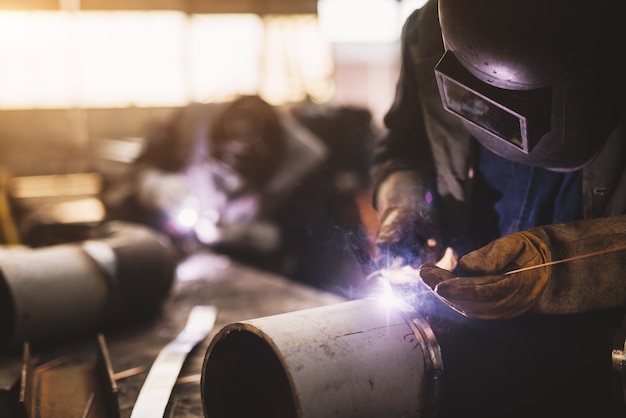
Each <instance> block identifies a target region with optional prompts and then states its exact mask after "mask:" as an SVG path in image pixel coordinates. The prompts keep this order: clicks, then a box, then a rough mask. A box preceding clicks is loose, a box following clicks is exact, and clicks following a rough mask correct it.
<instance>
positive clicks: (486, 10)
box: [435, 0, 626, 171]
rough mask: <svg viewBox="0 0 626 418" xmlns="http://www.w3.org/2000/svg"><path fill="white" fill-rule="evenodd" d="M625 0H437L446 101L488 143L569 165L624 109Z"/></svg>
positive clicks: (579, 161)
mask: <svg viewBox="0 0 626 418" xmlns="http://www.w3.org/2000/svg"><path fill="white" fill-rule="evenodd" d="M621 3H622V2H621V1H619V0H600V1H597V2H583V1H578V0H523V1H522V0H472V1H469V0H439V21H440V25H441V31H442V36H443V41H444V47H445V53H444V55H443V57H442V58H441V60H440V61H439V63H438V64H437V66H436V68H435V75H436V78H437V83H438V86H439V92H440V95H441V98H442V101H443V105H444V107H445V108H446V109H447V110H448V111H450V112H452V113H454V114H456V115H457V116H459V117H461V118H462V119H463V121H464V123H465V125H466V126H467V128H468V129H469V131H470V132H471V134H472V135H473V136H474V137H475V138H476V139H477V140H478V141H479V142H480V143H481V144H482V145H483V146H484V147H486V148H487V149H489V150H491V151H493V152H494V153H496V154H498V155H500V156H502V157H504V158H507V159H509V160H512V161H515V162H521V163H525V164H529V165H534V166H539V167H544V168H548V169H552V170H556V171H569V170H574V169H577V168H580V167H582V166H584V165H586V164H587V163H588V162H589V161H590V160H591V159H592V158H593V157H594V156H595V155H596V154H597V153H598V152H599V150H600V149H601V147H602V146H603V144H604V143H605V141H606V138H607V137H608V135H609V134H610V132H611V131H612V130H613V129H614V127H615V126H616V125H617V123H618V121H619V120H620V118H621V117H622V116H623V114H624V99H625V97H624V73H623V71H624V64H622V61H623V58H621V57H620V56H619V54H620V52H621V51H623V50H624V46H625V37H624V29H623V28H624V27H626V25H625V24H624V23H623V22H618V21H617V20H618V19H619V18H621V17H622V16H623V10H622V9H623V8H624V7H623V6H622V5H621Z"/></svg>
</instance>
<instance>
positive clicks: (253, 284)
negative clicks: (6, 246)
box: [0, 253, 345, 418]
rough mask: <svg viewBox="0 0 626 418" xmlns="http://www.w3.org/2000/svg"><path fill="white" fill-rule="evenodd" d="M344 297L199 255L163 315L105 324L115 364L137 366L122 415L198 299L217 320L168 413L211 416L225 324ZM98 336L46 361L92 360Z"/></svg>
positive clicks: (124, 382)
mask: <svg viewBox="0 0 626 418" xmlns="http://www.w3.org/2000/svg"><path fill="white" fill-rule="evenodd" d="M344 300H345V299H343V298H342V297H340V296H339V295H336V294H332V293H328V292H324V291H321V290H318V289H315V288H312V287H309V286H306V285H302V284H300V283H297V282H294V281H292V280H288V279H286V278H283V277H280V276H276V275H273V274H270V273H267V272H263V271H259V270H255V269H253V268H249V267H246V266H242V265H240V264H237V263H235V262H233V261H231V260H230V259H228V258H226V257H223V256H218V255H215V254H211V253H199V254H196V255H193V256H191V257H190V258H188V259H187V260H185V261H184V262H183V263H181V264H180V265H179V268H178V272H177V275H176V278H175V281H174V283H173V285H172V288H171V290H170V294H169V296H168V298H167V299H166V301H165V303H164V305H163V309H162V311H161V312H160V314H159V316H158V317H154V318H151V319H150V320H148V321H144V322H143V323H139V324H137V323H134V324H133V323H131V321H129V324H128V325H125V326H124V327H120V328H113V329H110V330H105V331H104V332H103V335H104V337H105V339H106V345H107V347H108V352H109V357H110V361H111V366H112V369H113V372H114V373H115V374H120V373H123V372H131V373H129V375H128V376H126V377H122V378H118V379H116V382H117V388H118V400H119V407H120V412H121V417H122V418H128V417H130V415H131V412H132V409H133V406H134V403H135V401H136V399H137V396H138V394H139V390H140V389H141V387H142V385H143V383H144V381H145V379H146V376H147V373H148V371H149V369H150V366H151V365H152V363H153V362H154V360H155V359H156V357H157V355H158V354H159V352H160V350H161V349H162V348H163V347H164V346H165V345H167V344H168V343H169V342H170V341H172V340H173V339H174V338H176V336H177V335H178V333H180V331H181V330H182V329H183V328H184V326H185V324H186V321H187V318H188V315H189V313H190V311H191V309H192V308H193V307H194V306H195V305H213V306H215V307H216V308H217V310H218V313H217V320H216V323H215V327H214V328H213V330H212V331H211V333H210V334H209V336H208V337H207V338H206V339H204V340H203V341H202V342H201V343H199V344H198V345H197V346H196V347H195V349H194V350H193V351H192V352H191V353H190V354H189V356H188V357H187V359H186V361H185V364H184V366H183V368H182V371H181V373H180V375H179V376H180V377H179V380H178V382H177V384H176V385H175V386H174V389H173V392H172V394H171V397H170V403H169V405H168V407H167V411H166V414H165V416H166V417H168V418H170V417H171V418H174V417H180V418H182V417H203V416H204V413H203V410H202V403H201V395H200V373H201V371H202V362H203V360H204V356H205V353H206V350H207V348H208V345H209V343H210V341H211V338H212V337H213V336H214V335H215V334H216V333H217V332H218V331H219V330H220V329H221V328H222V327H223V326H225V325H227V324H229V323H231V322H236V321H239V320H245V319H253V318H258V317H263V316H268V315H274V314H278V313H284V312H291V311H295V310H300V309H306V308H311V307H316V306H322V305H327V304H331V303H338V302H342V301H344ZM94 338H95V334H94V335H86V336H85V337H84V338H82V337H81V338H77V339H76V340H71V341H69V342H68V343H67V344H65V343H64V344H59V345H54V346H49V347H48V346H47V347H45V349H43V350H42V351H40V352H38V354H39V358H40V359H39V361H50V360H53V359H54V358H60V357H63V356H65V357H68V356H69V357H72V359H73V360H72V361H73V362H76V361H78V362H80V361H91V359H92V354H90V353H92V352H93V351H94V349H93V346H94V344H93V339H94ZM81 359H82V360H81ZM138 369H140V370H139V371H138ZM133 370H135V373H132V371H133ZM1 372H2V368H1V367H0V373H1ZM5 416H10V415H6V409H5V412H3V408H2V405H0V418H4V417H5Z"/></svg>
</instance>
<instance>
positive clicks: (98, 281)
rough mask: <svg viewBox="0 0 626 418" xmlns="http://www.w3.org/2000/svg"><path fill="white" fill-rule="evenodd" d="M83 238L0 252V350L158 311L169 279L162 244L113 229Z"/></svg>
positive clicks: (124, 227) (142, 231) (144, 234)
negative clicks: (46, 245)
mask: <svg viewBox="0 0 626 418" xmlns="http://www.w3.org/2000/svg"><path fill="white" fill-rule="evenodd" d="M91 238H92V239H89V240H85V241H82V242H76V243H68V244H59V245H52V246H48V247H41V248H30V247H7V248H3V249H0V349H4V348H14V347H17V346H18V345H19V344H21V343H22V342H24V341H28V342H30V343H31V344H37V343H44V342H50V341H54V340H57V341H58V339H59V338H63V337H66V336H70V335H73V334H77V333H81V332H88V331H97V330H99V328H100V327H102V326H105V325H107V324H110V323H111V322H113V321H115V320H119V319H121V318H123V317H125V318H126V320H128V319H129V318H136V317H137V316H140V315H146V314H149V313H152V311H154V310H155V309H157V308H158V306H159V305H160V303H161V302H162V301H163V299H164V298H165V296H166V295H167V293H168V291H169V288H170V286H171V283H172V281H173V277H174V269H175V255H174V251H173V248H172V246H171V245H170V243H169V241H168V240H167V238H165V237H164V236H163V235H161V234H159V233H157V232H155V231H153V230H151V229H149V228H147V227H144V226H141V225H136V224H129V223H123V222H117V221H115V222H109V223H106V224H103V225H102V226H101V227H99V228H97V229H95V230H94V231H93V234H92V236H91Z"/></svg>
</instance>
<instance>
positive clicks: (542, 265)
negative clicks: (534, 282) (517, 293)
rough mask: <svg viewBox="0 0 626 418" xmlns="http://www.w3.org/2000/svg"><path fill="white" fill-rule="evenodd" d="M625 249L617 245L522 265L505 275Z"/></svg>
mask: <svg viewBox="0 0 626 418" xmlns="http://www.w3.org/2000/svg"><path fill="white" fill-rule="evenodd" d="M624 250H626V246H622V247H617V248H610V249H608V250H601V251H594V252H592V253H588V254H581V255H576V256H573V257H568V258H564V259H562V260H555V261H549V262H547V263H542V264H537V265H534V266H528V267H522V268H520V269H516V270H511V271H507V272H506V273H504V275H505V276H508V275H509V274H514V273H521V272H524V271H528V270H533V269H538V268H541V267H547V266H552V265H555V264H562V263H567V262H569V261H575V260H580V259H583V258H588V257H595V256H597V255H603V254H609V253H615V252H618V251H624Z"/></svg>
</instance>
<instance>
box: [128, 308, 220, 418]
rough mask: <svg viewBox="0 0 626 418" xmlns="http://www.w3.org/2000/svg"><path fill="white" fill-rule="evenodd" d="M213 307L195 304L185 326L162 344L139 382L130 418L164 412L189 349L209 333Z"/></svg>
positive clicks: (158, 415) (215, 310) (153, 415)
mask: <svg viewBox="0 0 626 418" xmlns="http://www.w3.org/2000/svg"><path fill="white" fill-rule="evenodd" d="M216 317H217V308H215V307H214V306H195V307H194V308H193V309H192V310H191V313H190V314H189V319H188V320H187V325H186V326H185V328H184V329H183V330H182V331H181V333H180V334H178V336H177V337H176V338H175V339H174V340H173V341H172V342H170V343H169V344H168V345H166V346H165V347H164V348H163V349H162V350H161V352H159V355H158V356H157V358H156V360H155V361H154V363H153V364H152V367H151V368H150V371H149V372H148V376H147V377H146V381H145V383H144V384H143V386H142V388H141V390H140V392H139V396H138V397H137V402H136V403H135V406H134V408H133V412H132V413H131V418H156V417H162V416H164V414H165V409H166V407H167V403H168V401H169V398H170V395H171V393H172V389H173V387H174V385H175V384H176V379H177V378H178V375H179V373H180V370H181V369H182V367H183V363H184V362H185V359H186V358H187V355H188V354H189V352H190V351H191V350H192V349H193V348H194V347H195V346H196V344H198V343H199V342H200V341H202V340H203V339H204V338H206V336H207V335H208V334H209V332H211V330H212V329H213V326H214V325H215V319H216Z"/></svg>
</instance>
